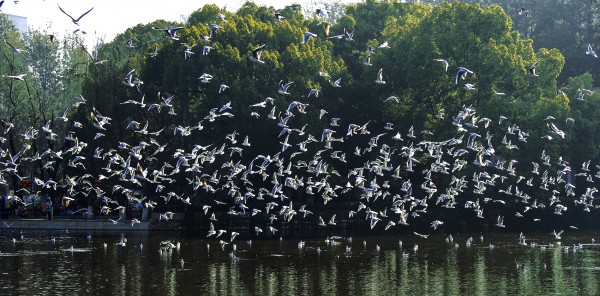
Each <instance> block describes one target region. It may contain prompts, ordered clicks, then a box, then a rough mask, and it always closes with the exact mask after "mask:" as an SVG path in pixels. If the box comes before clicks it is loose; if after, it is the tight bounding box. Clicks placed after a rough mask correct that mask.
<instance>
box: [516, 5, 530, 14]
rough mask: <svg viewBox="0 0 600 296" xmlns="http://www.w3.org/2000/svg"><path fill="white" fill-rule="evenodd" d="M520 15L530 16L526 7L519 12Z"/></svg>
mask: <svg viewBox="0 0 600 296" xmlns="http://www.w3.org/2000/svg"><path fill="white" fill-rule="evenodd" d="M518 14H519V15H523V16H529V10H527V9H525V7H521V8H519V10H518Z"/></svg>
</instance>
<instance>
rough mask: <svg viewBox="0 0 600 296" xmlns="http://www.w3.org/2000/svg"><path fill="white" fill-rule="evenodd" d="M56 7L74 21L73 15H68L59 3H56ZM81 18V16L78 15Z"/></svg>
mask: <svg viewBox="0 0 600 296" xmlns="http://www.w3.org/2000/svg"><path fill="white" fill-rule="evenodd" d="M58 9H60V11H62V13H64V14H65V15H66V16H68V17H69V18H70V19H71V20H72V21H73V22H75V19H73V17H72V16H71V15H69V14H68V13H66V12H65V11H64V10H63V9H62V8H61V7H60V4H58ZM80 18H81V17H80Z"/></svg>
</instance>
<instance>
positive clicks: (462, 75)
mask: <svg viewBox="0 0 600 296" xmlns="http://www.w3.org/2000/svg"><path fill="white" fill-rule="evenodd" d="M467 74H473V71H471V70H469V69H467V68H465V67H458V72H456V80H455V81H454V84H458V82H459V81H461V80H465V79H466V78H467Z"/></svg>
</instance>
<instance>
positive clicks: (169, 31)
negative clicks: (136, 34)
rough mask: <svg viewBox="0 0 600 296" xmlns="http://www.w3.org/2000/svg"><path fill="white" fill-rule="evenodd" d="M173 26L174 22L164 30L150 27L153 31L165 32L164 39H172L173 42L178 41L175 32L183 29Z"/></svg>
mask: <svg viewBox="0 0 600 296" xmlns="http://www.w3.org/2000/svg"><path fill="white" fill-rule="evenodd" d="M173 25H175V23H174V22H173V23H171V24H170V25H169V26H168V27H166V28H165V29H157V28H155V27H152V29H153V30H159V31H164V32H165V38H169V39H173V40H179V36H177V31H179V30H181V29H183V27H173Z"/></svg>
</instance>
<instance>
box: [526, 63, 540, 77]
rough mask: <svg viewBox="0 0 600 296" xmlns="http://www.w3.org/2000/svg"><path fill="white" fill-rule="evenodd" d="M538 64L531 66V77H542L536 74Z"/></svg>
mask: <svg viewBox="0 0 600 296" xmlns="http://www.w3.org/2000/svg"><path fill="white" fill-rule="evenodd" d="M537 63H538V62H535V63H533V64H531V66H529V75H531V76H536V77H537V76H540V75H539V74H537V73H535V68H536V67H537Z"/></svg>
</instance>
